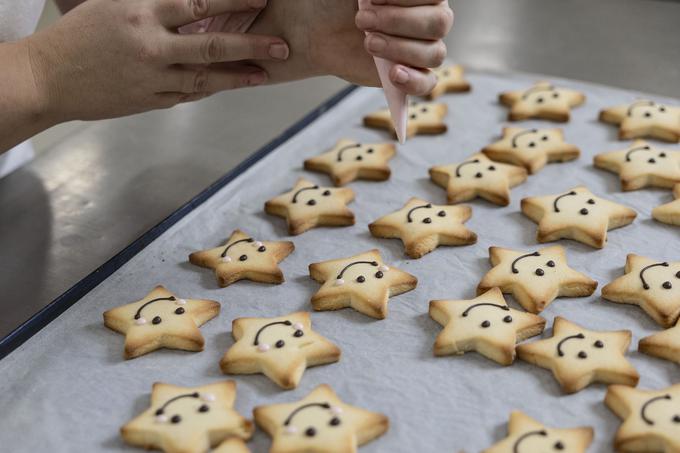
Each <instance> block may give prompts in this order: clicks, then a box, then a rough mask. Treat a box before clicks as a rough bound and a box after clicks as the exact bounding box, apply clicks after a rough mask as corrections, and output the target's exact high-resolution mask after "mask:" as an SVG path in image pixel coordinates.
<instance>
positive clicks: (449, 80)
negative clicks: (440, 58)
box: [427, 64, 472, 100]
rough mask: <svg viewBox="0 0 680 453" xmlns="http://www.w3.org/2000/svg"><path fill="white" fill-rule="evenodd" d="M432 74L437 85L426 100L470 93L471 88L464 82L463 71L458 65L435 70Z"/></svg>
mask: <svg viewBox="0 0 680 453" xmlns="http://www.w3.org/2000/svg"><path fill="white" fill-rule="evenodd" d="M433 72H434V74H435V75H436V76H437V84H436V85H435V86H434V88H433V89H432V91H431V92H430V94H429V95H427V97H428V99H430V100H434V99H437V98H438V97H439V96H441V95H442V94H444V93H461V92H465V91H470V89H471V88H472V87H471V86H470V84H469V83H468V81H467V80H465V70H464V69H463V66H461V65H459V64H452V65H445V66H442V67H440V68H437V69H435V70H434V71H433Z"/></svg>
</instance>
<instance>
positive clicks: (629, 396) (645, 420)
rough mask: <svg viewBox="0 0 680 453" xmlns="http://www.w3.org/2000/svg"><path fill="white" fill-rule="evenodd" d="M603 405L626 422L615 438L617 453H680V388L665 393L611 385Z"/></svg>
mask: <svg viewBox="0 0 680 453" xmlns="http://www.w3.org/2000/svg"><path fill="white" fill-rule="evenodd" d="M604 403H605V404H606V405H607V407H609V409H611V410H612V412H614V413H615V414H616V415H617V416H618V417H619V418H621V419H622V420H623V424H621V426H620V427H619V430H618V431H617V432H616V437H615V438H614V448H615V449H616V451H625V452H631V453H633V452H639V453H651V452H658V453H678V452H680V384H676V385H673V386H671V387H668V388H665V389H662V390H638V389H635V388H632V387H627V386H625V385H612V386H610V387H609V388H608V389H607V396H606V397H605V399H604Z"/></svg>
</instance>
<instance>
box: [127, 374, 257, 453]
mask: <svg viewBox="0 0 680 453" xmlns="http://www.w3.org/2000/svg"><path fill="white" fill-rule="evenodd" d="M235 399H236V383H235V382H234V381H223V382H216V383H214V384H209V385H204V386H202V387H179V386H176V385H170V384H163V383H160V382H157V383H155V384H154V385H153V390H152V392H151V407H150V408H149V409H147V410H146V411H144V412H142V413H141V414H140V415H138V416H137V417H135V418H134V419H132V420H131V421H130V422H128V423H127V424H125V426H123V427H122V428H121V430H120V431H121V434H122V436H123V439H125V441H126V442H127V443H128V444H130V445H134V446H137V447H142V448H147V449H152V448H154V449H159V450H163V451H165V452H166V453H204V452H207V451H208V450H209V449H210V447H212V446H216V445H217V444H219V443H220V442H222V441H223V440H225V439H227V438H229V437H237V438H239V439H246V440H247V439H250V436H252V433H253V424H252V422H250V421H249V420H246V419H245V418H244V417H242V416H241V415H239V414H238V413H237V412H236V411H235V410H234V409H233V407H234V400H235ZM236 451H238V450H236Z"/></svg>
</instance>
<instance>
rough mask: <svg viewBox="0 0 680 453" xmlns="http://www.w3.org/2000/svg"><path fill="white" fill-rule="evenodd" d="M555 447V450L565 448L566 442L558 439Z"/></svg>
mask: <svg viewBox="0 0 680 453" xmlns="http://www.w3.org/2000/svg"><path fill="white" fill-rule="evenodd" d="M553 448H554V449H555V450H564V444H563V443H562V442H560V441H559V440H558V441H557V442H555V445H553Z"/></svg>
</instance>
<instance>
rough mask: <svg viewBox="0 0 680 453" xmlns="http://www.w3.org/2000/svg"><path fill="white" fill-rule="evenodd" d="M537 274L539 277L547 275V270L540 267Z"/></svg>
mask: <svg viewBox="0 0 680 453" xmlns="http://www.w3.org/2000/svg"><path fill="white" fill-rule="evenodd" d="M535 274H536V275H538V276H539V277H543V276H544V275H545V271H544V270H543V269H541V268H540V267H539V268H538V269H536V271H535Z"/></svg>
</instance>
